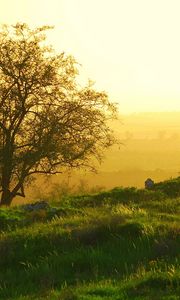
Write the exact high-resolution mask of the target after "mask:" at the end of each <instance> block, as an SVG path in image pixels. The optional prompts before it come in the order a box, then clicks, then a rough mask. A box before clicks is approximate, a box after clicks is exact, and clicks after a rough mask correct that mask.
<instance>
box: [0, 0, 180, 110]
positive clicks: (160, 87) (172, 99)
mask: <svg viewBox="0 0 180 300" xmlns="http://www.w3.org/2000/svg"><path fill="white" fill-rule="evenodd" d="M0 4H1V9H0V23H5V24H12V25H13V24H15V23H17V22H25V23H28V24H29V25H30V26H40V25H54V26H55V27H54V29H53V30H52V31H51V32H50V33H49V34H48V42H49V43H50V44H52V45H53V47H54V48H55V49H56V51H57V52H62V51H65V52H66V53H67V54H72V55H73V56H74V57H75V58H76V60H77V61H78V62H79V63H80V67H79V71H80V74H81V80H82V82H86V81H88V79H91V80H93V81H95V88H96V89H98V90H105V91H106V92H107V93H108V95H109V97H110V99H111V100H112V101H114V102H118V103H119V111H120V113H128V114H129V113H134V112H142V111H151V112H152V111H180V33H179V31H180V18H179V13H180V1H179V0H0Z"/></svg>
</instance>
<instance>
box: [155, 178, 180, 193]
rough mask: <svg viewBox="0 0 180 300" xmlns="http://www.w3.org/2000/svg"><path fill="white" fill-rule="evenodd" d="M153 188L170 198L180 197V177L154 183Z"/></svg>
mask: <svg viewBox="0 0 180 300" xmlns="http://www.w3.org/2000/svg"><path fill="white" fill-rule="evenodd" d="M153 190H155V191H162V192H163V193H164V194H165V195H166V196H168V197H170V198H175V197H180V177H177V178H174V179H170V180H166V181H163V182H159V183H156V184H155V185H154V187H153Z"/></svg>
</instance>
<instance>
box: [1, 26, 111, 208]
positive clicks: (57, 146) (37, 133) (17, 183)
mask: <svg viewBox="0 0 180 300" xmlns="http://www.w3.org/2000/svg"><path fill="white" fill-rule="evenodd" d="M48 29H50V27H48V26H43V27H40V28H36V29H33V30H32V29H30V28H29V27H28V26H27V24H16V25H15V26H4V27H3V29H2V31H1V33H0V183H1V187H0V188H1V202H0V204H1V205H10V204H11V202H12V200H13V198H14V197H15V196H17V195H19V196H22V197H25V192H24V187H25V186H26V184H28V183H29V182H30V180H31V179H32V176H33V175H35V174H48V175H50V174H56V173H60V172H63V171H64V170H65V169H66V168H69V167H70V168H77V167H84V166H86V167H91V168H93V165H92V160H91V158H92V157H95V158H96V159H98V160H101V158H102V150H103V149H104V148H107V147H109V146H110V145H112V144H113V143H114V141H115V140H114V138H113V135H112V132H111V130H110V128H109V127H108V125H107V120H108V119H110V118H112V117H114V115H115V114H116V107H115V105H114V104H112V103H110V102H109V99H108V96H107V94H106V93H105V92H98V91H96V90H94V89H93V86H92V85H91V84H88V85H87V86H85V87H80V85H78V83H77V75H78V70H77V67H76V66H77V63H76V61H75V59H74V58H73V57H72V56H67V55H65V54H64V53H60V54H58V55H57V54H56V53H55V52H54V51H53V49H52V48H51V47H50V46H47V45H46V43H45V39H46V35H45V31H46V30H48Z"/></svg>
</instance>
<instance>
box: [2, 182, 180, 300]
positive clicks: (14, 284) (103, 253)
mask: <svg viewBox="0 0 180 300" xmlns="http://www.w3.org/2000/svg"><path fill="white" fill-rule="evenodd" d="M179 197H180V180H179V179H176V180H171V181H166V182H164V183H163V182H162V183H160V184H157V185H156V186H155V188H154V190H149V191H148V190H143V189H139V190H138V189H135V188H115V189H113V190H111V191H107V192H101V193H99V194H94V195H83V196H74V197H73V196H72V197H64V198H61V199H60V201H59V202H56V203H53V202H51V204H50V206H49V207H47V208H45V209H40V210H37V211H27V210H25V209H24V208H23V206H19V207H14V208H10V209H7V208H1V209H0V299H6V300H7V299H16V300H20V299H21V300H25V299H49V300H50V299H52V300H91V299H92V300H101V299H102V300H109V299H115V300H129V299H133V300H134V299H135V300H138V299H146V300H152V299H153V300H156V299H157V300H160V299H162V300H178V299H179V298H178V295H179V294H180V270H179V251H178V250H179V248H180V247H179V246H180V235H179V233H180V228H179V224H180V222H179V221H180V217H179V216H180V214H179V212H180V211H179V210H180V209H179V208H180V198H179Z"/></svg>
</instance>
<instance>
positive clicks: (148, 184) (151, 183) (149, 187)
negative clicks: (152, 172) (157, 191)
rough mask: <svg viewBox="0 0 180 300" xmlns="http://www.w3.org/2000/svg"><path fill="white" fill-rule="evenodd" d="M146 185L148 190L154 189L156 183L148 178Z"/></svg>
mask: <svg viewBox="0 0 180 300" xmlns="http://www.w3.org/2000/svg"><path fill="white" fill-rule="evenodd" d="M144 184H145V188H146V189H152V188H153V186H154V181H153V180H152V179H151V178H148V179H146V181H145V183H144Z"/></svg>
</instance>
